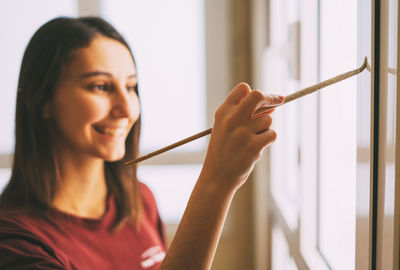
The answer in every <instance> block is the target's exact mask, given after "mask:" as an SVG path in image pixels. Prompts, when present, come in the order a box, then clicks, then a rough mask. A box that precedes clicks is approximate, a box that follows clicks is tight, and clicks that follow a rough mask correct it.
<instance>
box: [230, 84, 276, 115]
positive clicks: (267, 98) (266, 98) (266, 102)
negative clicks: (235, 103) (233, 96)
mask: <svg viewBox="0 0 400 270" xmlns="http://www.w3.org/2000/svg"><path fill="white" fill-rule="evenodd" d="M283 102H284V97H283V96H276V95H264V94H263V93H262V92H261V91H259V90H253V91H251V92H250V93H249V94H248V95H247V96H246V97H245V98H244V99H243V100H242V101H241V102H240V104H239V108H238V113H239V114H240V115H242V116H243V118H246V119H249V118H251V117H252V115H253V113H254V112H255V111H256V110H257V109H258V108H261V107H265V106H271V105H272V106H273V105H279V104H282V103H283ZM267 111H268V110H267ZM269 113H270V112H269Z"/></svg>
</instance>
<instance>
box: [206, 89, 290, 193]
mask: <svg viewBox="0 0 400 270" xmlns="http://www.w3.org/2000/svg"><path fill="white" fill-rule="evenodd" d="M283 101H284V97H281V96H273V95H264V94H263V93H262V92H261V91H258V90H253V91H252V90H251V88H250V87H249V85H248V84H246V83H239V84H238V85H237V86H236V87H235V88H234V89H233V90H232V92H231V93H230V94H229V96H228V97H227V98H226V100H225V102H224V103H223V104H222V105H221V106H220V107H219V108H218V110H217V112H216V113H215V122H214V126H213V129H212V134H211V139H210V144H209V147H208V151H207V156H206V160H205V162H204V166H203V170H202V174H203V175H206V176H207V177H206V178H208V179H213V180H215V181H220V184H222V185H223V187H224V188H228V189H233V190H236V189H238V188H239V187H240V186H241V185H242V184H243V183H244V182H245V181H246V179H247V178H248V176H249V174H250V173H251V171H252V170H253V168H254V165H255V163H256V162H257V161H258V160H259V158H260V156H261V154H262V152H263V150H264V149H265V148H266V147H267V146H268V145H269V144H270V143H272V142H273V141H274V140H275V138H276V133H275V131H273V130H271V129H270V126H271V123H272V119H271V116H270V113H271V112H272V111H273V109H271V110H268V111H265V112H263V113H260V114H255V112H256V111H257V109H259V108H261V107H265V106H269V105H276V104H281V103H283Z"/></svg>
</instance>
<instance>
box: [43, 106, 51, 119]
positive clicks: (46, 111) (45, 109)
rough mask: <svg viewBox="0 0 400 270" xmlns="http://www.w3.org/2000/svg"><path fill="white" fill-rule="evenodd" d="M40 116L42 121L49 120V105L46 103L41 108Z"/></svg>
mask: <svg viewBox="0 0 400 270" xmlns="http://www.w3.org/2000/svg"><path fill="white" fill-rule="evenodd" d="M42 116H43V119H49V118H50V116H51V114H50V105H49V103H46V104H45V105H44V106H43V107H42Z"/></svg>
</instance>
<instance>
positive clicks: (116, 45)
mask: <svg viewBox="0 0 400 270" xmlns="http://www.w3.org/2000/svg"><path fill="white" fill-rule="evenodd" d="M97 70H98V71H105V72H109V73H111V74H113V75H115V76H122V77H127V76H131V75H132V74H136V68H135V63H134V62H133V58H132V55H131V53H130V51H129V49H128V48H127V47H126V46H125V45H124V44H122V43H121V42H119V41H117V40H114V39H111V38H107V37H104V36H98V37H96V38H94V39H93V40H92V41H91V42H90V43H89V46H87V47H84V48H80V49H77V50H76V51H75V52H74V54H73V55H72V58H71V60H70V61H69V64H68V67H67V72H68V73H73V74H76V73H82V72H83V73H86V72H93V71H97ZM71 75H72V74H71Z"/></svg>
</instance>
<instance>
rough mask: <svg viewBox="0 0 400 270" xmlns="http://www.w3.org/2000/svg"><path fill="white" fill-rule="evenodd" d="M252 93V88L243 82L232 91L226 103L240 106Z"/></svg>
mask: <svg viewBox="0 0 400 270" xmlns="http://www.w3.org/2000/svg"><path fill="white" fill-rule="evenodd" d="M250 92H251V88H250V86H249V85H248V84H247V83H244V82H241V83H239V84H237V85H236V86H235V87H234V88H233V89H232V91H231V93H230V94H229V95H228V97H227V98H226V100H225V103H228V104H233V105H236V104H239V103H240V102H241V101H242V99H243V98H245V97H246V96H247V95H248V94H249V93H250Z"/></svg>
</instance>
